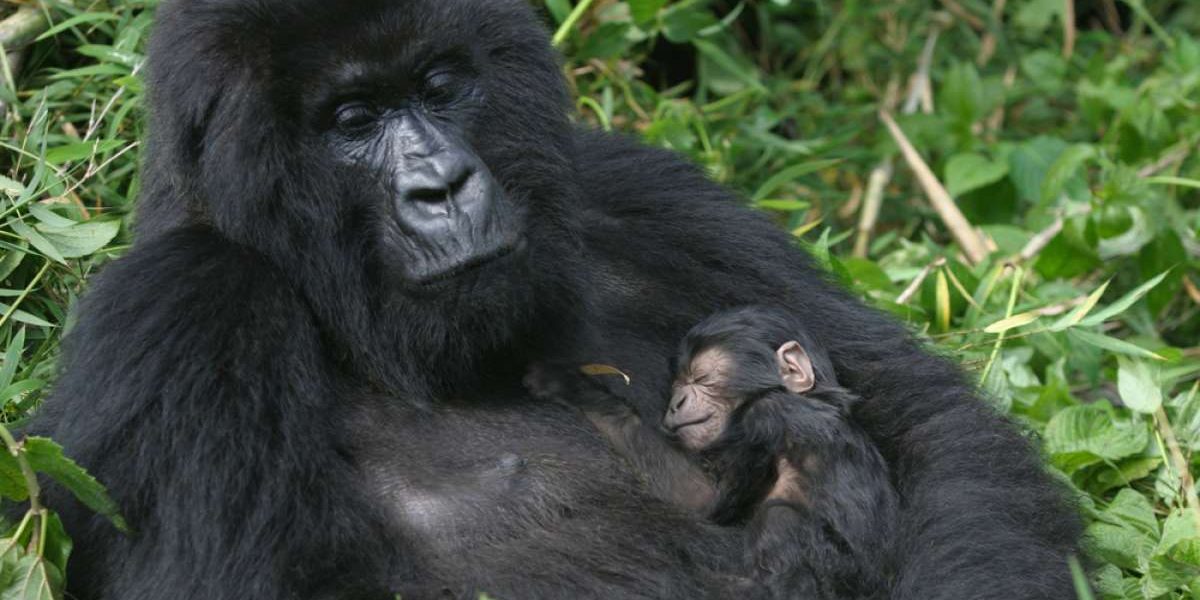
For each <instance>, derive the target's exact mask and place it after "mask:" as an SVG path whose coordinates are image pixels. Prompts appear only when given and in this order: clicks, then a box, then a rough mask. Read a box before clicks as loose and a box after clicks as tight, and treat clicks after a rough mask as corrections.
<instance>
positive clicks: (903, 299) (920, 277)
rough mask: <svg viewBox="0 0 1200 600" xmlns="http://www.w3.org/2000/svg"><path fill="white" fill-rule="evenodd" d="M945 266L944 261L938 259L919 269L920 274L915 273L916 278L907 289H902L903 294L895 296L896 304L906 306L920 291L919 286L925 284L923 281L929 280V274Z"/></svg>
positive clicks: (941, 258)
mask: <svg viewBox="0 0 1200 600" xmlns="http://www.w3.org/2000/svg"><path fill="white" fill-rule="evenodd" d="M945 264H946V259H945V258H943V257H938V259H937V260H935V261H933V262H931V263H929V264H927V265H925V268H923V269H921V272H920V273H917V276H916V277H915V278H913V280H912V281H911V282H909V284H908V287H906V288H904V292H902V293H901V294H900V295H899V296H896V304H908V302H909V300H912V299H913V296H916V295H917V292H918V291H920V290H921V284H922V283H925V280H926V279H928V278H929V274H930V273H933V270H934V269H940V268H942V265H945Z"/></svg>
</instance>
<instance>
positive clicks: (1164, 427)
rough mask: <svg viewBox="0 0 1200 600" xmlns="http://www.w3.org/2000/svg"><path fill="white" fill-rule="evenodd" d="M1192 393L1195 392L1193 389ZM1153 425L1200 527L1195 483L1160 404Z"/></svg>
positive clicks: (1188, 506)
mask: <svg viewBox="0 0 1200 600" xmlns="http://www.w3.org/2000/svg"><path fill="white" fill-rule="evenodd" d="M1192 393H1193V394H1194V393H1196V392H1195V390H1194V389H1193V390H1192ZM1154 425H1155V426H1156V427H1157V428H1158V431H1159V433H1161V434H1162V436H1163V439H1164V440H1166V442H1167V452H1168V453H1169V454H1170V455H1171V463H1172V464H1173V466H1174V467H1175V470H1176V471H1178V472H1179V483H1180V485H1181V486H1182V487H1183V491H1184V494H1185V497H1186V498H1187V505H1186V506H1187V508H1189V509H1191V511H1190V512H1191V513H1192V519H1193V520H1194V521H1195V522H1196V527H1197V528H1200V499H1198V498H1197V496H1196V483H1195V481H1194V480H1193V479H1192V472H1191V469H1189V468H1188V461H1187V459H1186V458H1184V456H1183V451H1182V450H1180V448H1179V440H1178V439H1177V438H1176V437H1175V430H1174V429H1172V428H1171V422H1170V421H1169V420H1167V412H1166V411H1165V410H1163V407H1161V406H1160V407H1158V411H1156V412H1155V413H1154Z"/></svg>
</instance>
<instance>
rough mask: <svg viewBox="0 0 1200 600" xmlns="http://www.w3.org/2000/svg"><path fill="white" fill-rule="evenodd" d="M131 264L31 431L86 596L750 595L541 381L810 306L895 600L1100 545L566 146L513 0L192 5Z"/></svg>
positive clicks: (954, 423)
mask: <svg viewBox="0 0 1200 600" xmlns="http://www.w3.org/2000/svg"><path fill="white" fill-rule="evenodd" d="M151 57H152V58H151V64H150V85H151V90H152V103H151V109H152V111H151V116H152V128H151V129H152V133H153V138H152V139H151V140H150V146H149V148H148V151H147V153H146V156H147V164H146V168H145V179H146V183H145V192H144V194H143V198H142V204H141V210H142V213H141V215H140V218H141V228H142V229H141V237H140V240H139V242H138V244H137V245H136V247H135V248H134V249H133V251H132V252H131V253H130V254H129V255H128V256H127V257H125V258H124V259H123V260H121V261H120V262H118V263H117V264H114V265H113V266H111V267H110V268H109V269H108V270H107V271H106V272H105V273H104V274H103V275H102V276H101V277H100V278H99V279H98V280H97V281H96V282H95V284H94V287H93V289H92V291H91V293H90V296H89V298H88V299H87V301H86V302H85V305H84V308H83V313H82V315H81V318H80V322H79V325H78V327H77V329H76V330H75V331H74V333H73V334H72V335H71V339H70V342H69V347H68V357H67V369H66V372H65V374H64V376H63V378H62V380H61V381H60V382H59V384H58V388H57V391H56V393H55V395H54V397H53V398H52V399H51V400H50V401H49V402H48V404H47V406H46V408H45V410H44V412H43V413H42V415H41V416H40V419H39V421H38V424H37V426H36V429H38V430H40V431H42V432H45V433H49V434H50V435H53V436H54V437H56V438H57V439H58V440H59V441H61V442H62V443H64V444H65V445H66V446H67V448H68V451H69V452H70V453H71V454H72V455H74V456H75V457H77V458H78V459H79V460H80V461H81V462H82V463H83V464H84V465H85V466H86V467H87V468H88V469H90V470H91V471H92V472H93V473H94V474H95V475H97V476H98V477H99V478H100V479H101V480H103V481H105V482H106V483H107V484H108V485H109V486H110V488H111V489H112V491H113V493H114V495H115V496H116V498H117V499H118V501H119V503H120V504H121V506H122V508H123V510H124V512H125V514H126V516H127V518H128V520H129V522H130V523H131V524H132V526H133V527H134V528H135V529H136V533H135V534H134V535H133V536H132V537H125V536H122V535H120V534H118V533H117V532H115V531H113V530H112V528H111V526H109V525H108V524H106V523H105V522H103V521H102V520H101V519H99V518H95V517H92V516H90V515H88V514H87V513H86V511H84V510H82V509H81V508H79V507H77V506H74V505H73V504H71V501H70V500H69V499H67V498H66V497H65V496H64V495H63V494H58V495H57V496H56V497H54V498H52V499H51V501H52V505H53V506H59V507H62V508H63V510H64V516H65V518H66V520H67V524H68V527H69V529H70V530H71V531H72V532H73V533H74V535H75V538H76V541H77V550H76V555H75V556H74V559H73V561H72V572H71V575H72V585H73V586H74V588H73V592H74V594H76V595H77V596H78V597H82V598H112V599H118V598H119V599H123V600H127V599H143V598H197V599H199V598H203V599H206V600H215V599H234V598H238V599H241V598H262V599H282V598H314V597H322V598H324V597H333V598H348V597H354V598H358V597H370V598H387V597H390V596H389V592H391V591H404V592H407V593H406V597H415V598H424V597H428V595H429V594H431V593H432V591H433V590H438V589H441V588H442V587H443V586H444V587H446V588H447V589H452V590H454V592H453V593H455V594H464V593H467V592H468V591H469V590H471V589H482V590H489V591H491V592H492V593H493V594H498V595H500V596H502V597H519V598H550V597H554V598H562V597H575V598H584V597H605V598H630V597H647V598H663V597H670V598H675V597H680V598H682V597H689V598H690V597H706V596H708V597H728V595H729V594H730V593H733V592H731V591H730V589H731V588H732V587H738V586H742V585H744V584H745V582H738V581H736V580H734V579H733V578H731V577H725V576H723V575H722V573H723V572H734V569H733V568H732V567H731V564H732V563H734V562H736V561H738V560H740V556H739V554H740V552H741V551H742V549H741V547H740V546H739V542H738V538H737V535H736V532H731V531H726V530H721V529H718V528H715V527H712V526H710V525H707V524H705V523H703V522H701V521H700V520H699V519H698V518H696V517H691V516H688V515H685V514H683V513H681V512H678V511H676V510H674V509H673V508H671V507H669V506H666V505H664V504H662V503H660V502H659V501H657V500H655V499H654V498H652V497H650V496H649V495H648V494H646V493H644V492H643V491H641V490H640V488H639V484H638V483H637V482H636V480H635V479H634V477H633V476H632V475H631V474H628V473H627V472H626V470H627V469H626V468H625V467H623V466H622V464H621V463H620V461H619V460H618V459H617V458H616V457H615V456H614V455H613V454H612V453H611V452H610V451H609V450H608V449H607V447H606V446H605V445H604V443H603V442H602V441H600V439H599V438H598V437H597V435H596V434H595V433H594V432H593V431H592V430H591V429H590V428H589V427H588V426H587V424H586V422H585V420H584V419H583V418H582V417H581V416H580V415H578V414H576V411H574V410H572V409H568V408H563V407H559V406H551V405H545V404H538V403H536V402H534V401H532V400H530V399H529V398H528V397H527V396H526V395H525V394H524V392H523V391H522V389H521V387H520V383H519V382H520V376H521V374H522V372H523V371H524V369H525V366H526V365H527V363H528V362H529V361H530V360H532V359H538V358H541V359H546V358H550V359H563V358H568V357H576V358H579V359H580V360H587V361H589V362H605V363H611V364H615V365H620V366H621V367H622V368H623V369H625V370H627V371H629V372H631V373H632V374H633V376H634V379H635V381H636V382H637V383H636V385H635V390H634V393H635V394H636V395H637V398H638V401H639V402H640V403H641V405H640V406H639V409H640V410H642V411H643V413H644V415H645V416H646V417H647V418H646V419H645V420H646V421H647V422H656V421H657V415H655V414H652V413H653V412H655V411H658V410H660V408H661V404H662V402H661V399H662V398H663V397H664V394H665V393H666V391H665V389H663V388H664V385H665V383H666V382H667V381H668V377H667V367H668V364H667V362H668V360H667V357H668V356H669V355H670V354H671V352H672V350H673V349H674V346H675V343H676V341H677V340H678V339H679V337H680V336H681V335H682V334H683V332H684V331H685V330H687V329H688V327H690V326H691V325H692V324H694V323H696V322H698V321H699V320H700V319H701V318H703V317H704V316H705V315H707V314H708V313H710V312H711V311H713V310H715V309H718V308H720V307H727V306H731V305H736V304H742V303H747V302H751V301H753V302H758V303H762V302H765V301H766V302H776V303H781V304H785V305H787V306H788V307H790V310H793V311H795V312H796V313H798V314H800V315H801V316H802V317H803V319H804V321H805V323H806V326H807V327H809V328H810V330H811V331H812V332H814V334H815V335H817V336H818V340H817V341H818V343H819V344H821V345H824V346H827V347H828V348H829V350H830V353H831V354H832V357H833V359H834V361H835V362H836V366H837V370H838V373H837V376H838V378H839V379H840V380H842V381H843V382H845V383H846V384H848V385H849V386H850V387H852V388H853V389H854V390H856V391H857V392H858V393H859V394H861V395H862V396H864V397H866V398H868V399H869V400H868V401H867V406H866V408H865V410H864V412H863V415H862V419H863V421H864V422H863V424H864V426H865V427H866V428H867V430H868V431H869V433H870V434H871V435H872V436H873V438H874V439H875V441H876V442H877V443H878V445H879V447H880V449H881V451H882V453H883V455H884V456H885V458H886V459H887V460H888V462H889V464H890V465H891V468H892V469H893V472H894V477H895V483H896V486H897V488H898V490H899V492H900V494H901V496H902V499H903V517H902V523H901V524H900V529H899V531H900V534H901V536H902V539H903V541H902V543H901V548H899V549H898V552H897V554H898V564H897V566H896V573H895V576H894V591H893V597H895V598H921V599H939V598H946V599H950V598H953V599H959V598H965V597H972V598H1005V599H1010V598H1064V597H1067V596H1068V595H1069V594H1070V593H1071V592H1070V585H1069V581H1068V577H1067V568H1066V557H1067V556H1068V554H1069V553H1070V552H1071V551H1072V550H1073V549H1074V547H1075V541H1076V539H1077V534H1078V526H1077V523H1076V520H1075V518H1074V517H1073V516H1072V513H1071V512H1070V511H1069V510H1068V509H1067V508H1066V506H1065V504H1064V502H1063V501H1062V499H1061V496H1060V494H1059V490H1058V489H1057V488H1056V487H1055V486H1054V485H1052V483H1051V482H1050V481H1049V479H1048V478H1047V477H1046V475H1044V474H1043V472H1042V470H1041V468H1040V466H1039V464H1038V461H1037V458H1036V456H1035V454H1034V453H1033V452H1031V451H1030V449H1029V446H1028V444H1027V443H1026V442H1025V440H1023V439H1022V437H1021V436H1020V435H1019V434H1018V433H1017V432H1016V431H1014V429H1013V428H1012V427H1010V426H1009V425H1008V424H1006V423H1005V422H1004V421H1003V420H1001V419H1000V418H998V417H997V416H996V415H994V414H993V413H992V411H991V410H989V409H988V408H986V407H985V406H984V405H983V404H982V403H981V402H979V401H978V400H977V399H976V397H975V396H974V395H973V393H972V390H971V388H970V386H969V385H968V384H967V383H966V382H965V380H964V378H963V377H962V376H961V375H960V374H959V372H958V371H957V370H956V369H955V368H954V367H952V366H951V365H949V364H947V363H946V362H944V361H942V360H940V359H937V358H933V357H931V356H929V355H927V354H925V353H924V352H922V351H921V350H920V349H919V348H918V346H917V345H916V344H915V343H914V342H913V341H912V340H911V339H910V338H909V336H908V335H906V333H905V332H904V331H903V330H902V329H901V328H900V327H899V326H897V325H896V324H894V323H892V322H891V321H890V320H888V319H886V318H884V317H882V316H880V315H879V314H876V313H875V312H872V311H871V310H868V309H866V308H864V307H863V306H861V305H860V304H859V303H858V302H856V301H855V300H853V299H851V298H850V297H848V296H847V295H845V294H844V293H843V292H841V291H839V290H837V289H835V288H834V287H833V286H831V285H830V284H828V283H827V282H826V281H825V280H824V279H823V278H822V276H821V275H820V274H819V272H818V271H817V270H815V269H814V268H813V267H812V266H811V265H810V263H809V261H808V260H807V259H806V258H805V257H804V256H802V254H801V253H800V252H798V251H796V250H794V249H793V248H792V243H791V240H790V239H789V238H788V236H787V235H785V234H783V233H782V232H778V231H776V230H775V229H773V228H772V227H771V226H770V225H769V224H768V223H767V221H766V220H764V219H762V218H761V217H759V216H757V215H755V214H753V213H751V212H749V211H747V210H744V209H742V208H739V207H738V206H737V205H736V203H735V202H734V201H733V199H732V197H731V195H730V194H729V193H728V192H726V191H724V190H722V189H720V188H719V187H717V186H715V185H713V184H712V183H710V182H708V181H706V180H705V179H704V178H703V177H702V176H701V175H700V173H699V172H698V171H697V170H696V169H694V168H693V167H691V166H689V165H687V164H686V163H684V162H683V161H681V160H679V159H678V158H676V157H674V156H672V155H670V154H667V153H664V152H661V151H657V150H651V149H648V148H643V147H640V146H638V145H636V144H634V143H633V142H630V141H628V140H625V139H622V138H617V137H613V136H607V135H601V134H597V133H590V132H585V131H581V130H579V129H576V128H573V127H572V126H571V125H570V123H569V122H568V107H569V102H568V98H567V94H566V92H565V88H564V85H563V82H562V81H561V80H560V77H559V74H558V69H557V64H556V60H555V57H554V55H553V53H552V52H551V50H550V47H549V44H548V43H547V39H546V36H545V34H544V32H543V31H542V29H541V28H540V27H539V25H538V24H537V21H536V18H535V16H534V15H533V13H532V11H531V10H530V9H529V8H528V7H527V6H526V5H525V4H524V2H522V1H521V0H405V1H398V0H391V1H389V0H343V1H339V2H329V1H328V0H175V1H173V2H171V1H169V2H167V3H165V4H164V5H163V6H162V8H161V10H160V15H159V21H158V28H157V33H156V35H155V38H154V41H153V43H152V47H151Z"/></svg>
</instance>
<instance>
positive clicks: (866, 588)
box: [528, 306, 898, 599]
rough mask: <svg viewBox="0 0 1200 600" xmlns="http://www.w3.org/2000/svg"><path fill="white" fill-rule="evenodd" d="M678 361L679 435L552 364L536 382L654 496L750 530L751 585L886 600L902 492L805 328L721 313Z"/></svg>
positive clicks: (759, 311) (751, 314)
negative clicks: (580, 415)
mask: <svg viewBox="0 0 1200 600" xmlns="http://www.w3.org/2000/svg"><path fill="white" fill-rule="evenodd" d="M677 361H678V362H677V364H676V369H675V372H676V377H675V381H674V386H673V393H672V397H671V400H670V404H669V405H668V407H667V410H666V413H665V416H664V417H663V421H662V424H661V428H660V430H661V432H665V433H666V435H662V434H661V433H658V432H655V431H654V430H652V429H649V428H646V427H642V423H641V420H640V418H639V417H638V416H637V415H636V414H635V413H634V412H633V410H632V409H630V408H628V407H627V405H625V404H623V403H621V402H613V395H614V394H612V393H611V392H610V391H609V390H608V389H607V388H605V387H603V386H602V385H601V384H600V383H599V382H598V381H596V380H594V379H588V378H585V377H583V376H582V375H572V374H571V371H570V370H567V369H555V370H552V369H547V368H546V367H538V368H536V369H535V371H534V372H533V373H532V374H531V376H530V378H529V380H528V381H529V385H530V387H531V388H532V390H533V391H534V393H535V394H538V395H540V396H543V397H549V398H553V399H555V400H559V401H563V402H567V403H570V404H574V405H577V406H580V407H582V408H583V410H584V411H585V412H586V413H587V414H588V416H589V417H590V418H591V420H592V421H593V423H595V424H596V426H597V427H598V428H599V429H600V431H601V432H602V433H604V435H605V436H606V437H607V438H608V439H609V441H610V442H611V443H612V444H613V446H614V448H615V450H616V451H617V452H618V453H619V454H621V455H622V456H623V457H624V458H626V459H627V460H628V461H630V462H631V463H633V465H634V467H635V468H636V469H637V470H638V471H639V472H640V474H641V475H642V476H643V477H644V478H645V480H646V482H647V484H648V486H649V487H650V488H651V490H652V491H655V492H656V493H657V494H659V495H660V496H662V497H664V498H666V499H668V500H671V501H673V502H676V503H678V504H680V505H682V506H684V507H685V508H690V509H693V510H698V511H702V512H704V513H706V514H707V515H708V516H709V517H710V518H711V519H712V520H713V521H715V522H717V523H719V524H722V525H737V526H744V527H745V531H746V536H747V538H746V542H747V543H746V554H745V568H746V572H747V576H748V577H751V578H753V579H754V580H756V581H758V582H759V583H764V584H766V585H767V586H768V587H769V589H770V590H771V591H772V595H773V596H775V597H779V598H805V599H810V598H820V599H825V598H828V599H834V598H836V599H846V598H856V599H857V598H862V599H867V598H883V597H885V596H886V593H887V592H886V590H887V589H888V583H889V579H890V578H891V573H892V571H893V566H892V565H893V557H892V543H891V542H892V540H893V537H894V534H895V532H894V528H895V523H896V522H897V518H898V517H897V510H898V506H897V504H898V500H897V495H896V491H895V489H894V488H893V486H892V484H891V482H890V481H889V477H888V468H887V465H886V464H885V462H884V460H883V458H882V457H881V456H880V454H879V451H878V449H877V448H876V447H875V446H874V444H872V443H871V441H870V439H869V438H868V436H867V435H866V434H865V432H863V431H862V429H861V428H860V427H858V426H857V425H856V424H855V423H854V421H853V420H852V419H851V417H852V412H853V410H854V408H855V406H856V405H857V404H858V403H859V398H858V397H857V396H855V395H854V394H852V393H851V392H849V391H848V390H846V389H844V388H842V387H841V386H839V385H838V383H837V381H836V378H835V376H834V374H833V368H832V364H831V362H830V360H829V358H828V356H827V355H826V354H825V352H823V351H822V350H821V349H820V348H819V347H818V346H817V345H816V344H814V343H813V342H812V340H811V338H810V337H809V336H808V334H807V333H806V332H805V331H804V328H803V327H802V326H801V325H800V324H799V323H798V322H797V321H796V319H795V318H793V317H791V316H790V315H789V313H787V312H786V311H784V310H780V309H774V308H767V307H757V306H752V307H744V308H738V309H733V310H729V311H724V312H720V313H717V314H715V315H713V316H711V317H709V318H708V319H706V320H704V321H703V322H701V323H700V324H698V325H696V326H695V327H694V328H692V330H691V331H689V332H688V334H687V336H686V337H685V338H684V340H683V343H682V346H681V348H680V351H679V354H678V359H677ZM614 406H617V407H618V408H615V409H614V408H613V407H614Z"/></svg>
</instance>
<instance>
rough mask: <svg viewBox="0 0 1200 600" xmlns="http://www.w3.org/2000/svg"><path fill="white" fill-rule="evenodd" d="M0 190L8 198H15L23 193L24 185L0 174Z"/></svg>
mask: <svg viewBox="0 0 1200 600" xmlns="http://www.w3.org/2000/svg"><path fill="white" fill-rule="evenodd" d="M0 192H2V193H4V194H5V195H7V196H8V197H10V198H16V197H18V196H20V195H21V194H23V193H25V186H24V185H21V182H19V181H13V180H12V179H9V178H7V177H5V176H3V175H0Z"/></svg>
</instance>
